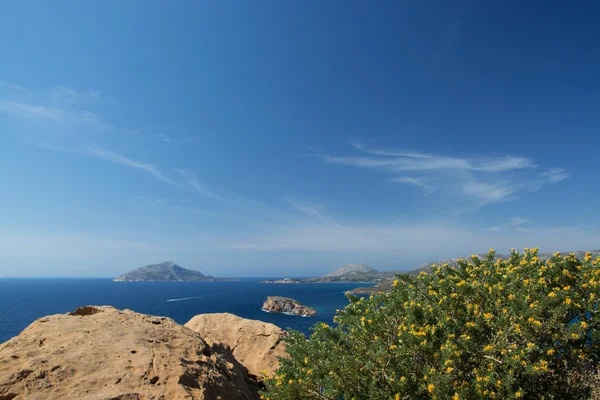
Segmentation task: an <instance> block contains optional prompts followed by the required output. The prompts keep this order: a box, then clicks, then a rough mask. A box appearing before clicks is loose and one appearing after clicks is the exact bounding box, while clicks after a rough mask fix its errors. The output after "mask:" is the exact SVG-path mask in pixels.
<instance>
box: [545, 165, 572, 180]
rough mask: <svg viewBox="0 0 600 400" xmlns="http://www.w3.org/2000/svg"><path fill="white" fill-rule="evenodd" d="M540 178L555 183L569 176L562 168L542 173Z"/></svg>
mask: <svg viewBox="0 0 600 400" xmlns="http://www.w3.org/2000/svg"><path fill="white" fill-rule="evenodd" d="M542 176H543V177H544V178H546V179H547V180H548V182H550V183H556V182H560V181H564V180H565V179H567V178H568V177H569V174H567V173H566V172H565V169H564V168H550V169H549V170H548V171H546V172H544V173H542Z"/></svg>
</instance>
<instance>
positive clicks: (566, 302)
mask: <svg viewBox="0 0 600 400" xmlns="http://www.w3.org/2000/svg"><path fill="white" fill-rule="evenodd" d="M565 304H567V305H569V304H571V299H570V298H569V297H567V298H566V299H565Z"/></svg>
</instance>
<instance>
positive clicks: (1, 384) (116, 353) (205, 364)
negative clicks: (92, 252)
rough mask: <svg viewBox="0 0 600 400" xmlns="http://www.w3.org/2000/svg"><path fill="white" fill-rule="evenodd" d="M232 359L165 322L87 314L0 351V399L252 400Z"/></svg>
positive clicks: (43, 321)
mask: <svg viewBox="0 0 600 400" xmlns="http://www.w3.org/2000/svg"><path fill="white" fill-rule="evenodd" d="M246 372H247V371H246V370H245V369H244V368H243V367H242V366H240V365H239V364H238V363H237V362H236V361H235V359H234V358H233V357H231V355H230V354H227V353H221V352H218V351H215V349H214V348H211V347H210V346H209V345H208V344H207V343H206V342H205V341H204V340H203V339H202V337H201V336H200V335H199V334H197V333H196V332H193V331H191V330H189V329H187V328H185V327H183V326H181V325H179V324H177V323H175V322H174V321H173V320H171V319H170V318H165V317H153V316H150V315H144V314H138V313H135V312H133V311H129V310H124V311H119V310H117V309H115V308H113V307H108V306H101V307H97V306H87V307H82V308H78V309H77V310H76V311H75V312H73V313H69V314H59V315H51V316H48V317H44V318H40V319H38V320H37V321H35V322H33V323H32V324H31V325H29V326H28V327H27V328H26V329H25V330H24V331H23V332H21V334H20V335H19V336H17V337H15V338H13V339H11V340H9V341H8V342H5V343H3V344H1V345H0V399H1V400H13V399H15V400H22V399H28V400H37V399H40V400H42V399H44V400H46V399H84V400H100V399H113V400H151V399H154V400H159V399H160V400H170V399H190V400H192V399H210V400H213V399H223V400H229V399H255V398H257V395H256V389H255V388H253V387H251V386H250V385H249V384H248V382H247V381H246V379H247V375H246Z"/></svg>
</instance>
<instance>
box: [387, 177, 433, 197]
mask: <svg viewBox="0 0 600 400" xmlns="http://www.w3.org/2000/svg"><path fill="white" fill-rule="evenodd" d="M390 181H392V182H396V183H406V184H409V185H414V186H417V187H420V188H421V189H423V190H425V192H427V193H431V192H433V191H434V190H435V188H434V187H432V186H430V185H428V184H426V183H425V179H423V178H411V177H410V176H399V177H396V178H392V179H390Z"/></svg>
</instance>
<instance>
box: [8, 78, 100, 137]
mask: <svg viewBox="0 0 600 400" xmlns="http://www.w3.org/2000/svg"><path fill="white" fill-rule="evenodd" d="M99 98H100V93H99V92H85V93H80V92H78V91H76V90H74V89H70V88H67V87H64V86H55V87H53V88H51V89H50V90H49V91H48V92H34V91H32V90H29V89H26V88H23V87H21V86H19V85H15V84H10V83H7V82H0V113H4V114H7V115H10V116H12V117H17V118H21V119H25V120H51V121H53V122H59V123H65V124H78V125H94V126H96V127H104V125H105V124H106V123H105V122H104V121H103V119H102V118H101V117H100V115H98V114H96V113H94V112H92V111H90V110H89V109H88V108H89V107H90V106H91V105H93V104H94V103H96V102H97V101H98V99H99Z"/></svg>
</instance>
